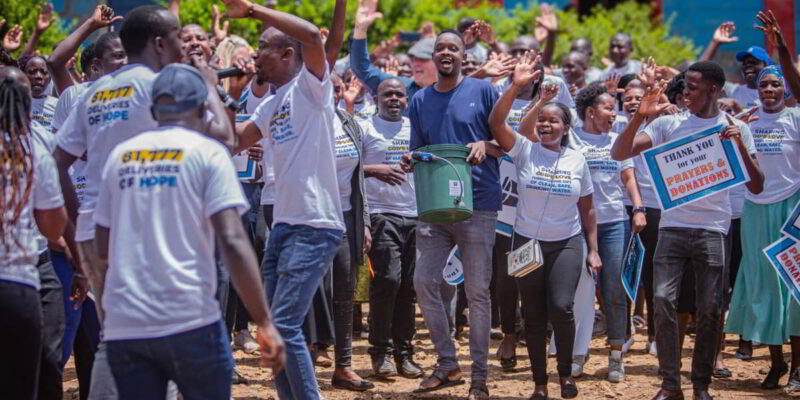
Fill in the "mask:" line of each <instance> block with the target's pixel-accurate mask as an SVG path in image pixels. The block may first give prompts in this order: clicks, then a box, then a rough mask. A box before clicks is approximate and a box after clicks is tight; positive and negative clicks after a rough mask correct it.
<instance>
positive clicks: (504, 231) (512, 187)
mask: <svg viewBox="0 0 800 400" xmlns="http://www.w3.org/2000/svg"><path fill="white" fill-rule="evenodd" d="M499 161H500V185H501V186H502V189H503V198H502V208H501V209H500V212H498V213H497V225H496V227H495V232H497V233H499V234H501V235H503V236H505V237H511V232H512V231H513V230H514V221H516V219H517V202H518V201H519V192H518V191H517V168H516V167H514V163H513V162H512V161H511V157H509V156H505V157H503V158H501V159H500V160H499Z"/></svg>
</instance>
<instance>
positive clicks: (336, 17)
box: [325, 0, 347, 71]
mask: <svg viewBox="0 0 800 400" xmlns="http://www.w3.org/2000/svg"><path fill="white" fill-rule="evenodd" d="M346 13H347V0H336V4H335V5H334V7H333V20H332V21H331V26H330V28H328V29H329V30H330V33H328V40H326V41H325V57H326V59H327V60H328V68H330V70H331V71H333V67H334V65H335V64H336V59H337V58H338V57H339V50H341V48H342V42H344V23H345V16H346V15H345V14H346Z"/></svg>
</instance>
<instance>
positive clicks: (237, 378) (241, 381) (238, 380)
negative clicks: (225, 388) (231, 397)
mask: <svg viewBox="0 0 800 400" xmlns="http://www.w3.org/2000/svg"><path fill="white" fill-rule="evenodd" d="M249 384H250V382H248V381H247V378H245V377H243V376H242V375H240V374H239V373H238V372H236V370H235V369H234V370H233V374H232V375H231V385H249Z"/></svg>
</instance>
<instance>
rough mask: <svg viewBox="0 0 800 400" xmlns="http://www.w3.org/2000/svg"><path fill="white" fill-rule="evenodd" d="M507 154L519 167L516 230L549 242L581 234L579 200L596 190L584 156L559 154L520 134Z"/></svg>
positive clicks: (566, 150)
mask: <svg viewBox="0 0 800 400" xmlns="http://www.w3.org/2000/svg"><path fill="white" fill-rule="evenodd" d="M508 155H509V156H511V159H512V160H513V161H514V165H515V166H516V167H517V181H518V182H519V185H518V186H517V188H518V190H519V203H518V204H517V221H516V225H515V227H514V230H516V231H517V232H519V233H520V234H521V235H524V236H527V237H529V238H533V239H538V240H543V241H548V242H552V241H558V240H564V239H568V238H570V237H573V236H575V235H577V234H579V233H580V232H581V221H580V219H581V218H580V212H579V210H578V200H579V199H580V198H581V197H583V196H588V195H590V194H592V193H593V191H594V189H593V186H592V177H591V174H590V172H589V167H588V165H587V164H586V159H584V157H583V155H581V154H580V153H579V152H577V151H575V150H573V149H570V148H563V149H562V150H561V153H556V152H554V151H551V150H548V149H546V148H544V147H542V145H541V143H534V142H531V141H530V140H528V139H526V138H525V137H523V136H522V135H520V134H517V135H516V141H515V142H514V147H512V148H511V151H509V152H508Z"/></svg>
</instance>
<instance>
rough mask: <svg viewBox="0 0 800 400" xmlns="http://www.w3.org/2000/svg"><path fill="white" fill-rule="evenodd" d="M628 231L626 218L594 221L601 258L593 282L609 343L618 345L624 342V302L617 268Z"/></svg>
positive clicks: (626, 322) (623, 290)
mask: <svg viewBox="0 0 800 400" xmlns="http://www.w3.org/2000/svg"><path fill="white" fill-rule="evenodd" d="M629 234H630V229H629V228H628V221H627V220H625V221H617V222H609V223H606V224H597V247H598V249H597V251H598V253H600V260H601V261H602V262H603V269H602V270H601V271H600V276H598V277H597V284H598V285H599V286H600V294H601V296H603V304H604V305H605V309H604V311H605V314H606V321H607V322H608V345H609V346H622V345H623V344H624V343H625V336H626V330H627V326H628V302H627V297H626V296H627V295H626V294H625V289H624V288H623V287H622V279H621V277H620V269H621V268H622V256H623V254H624V253H625V245H626V244H627V240H626V238H627V237H628V235H629Z"/></svg>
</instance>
